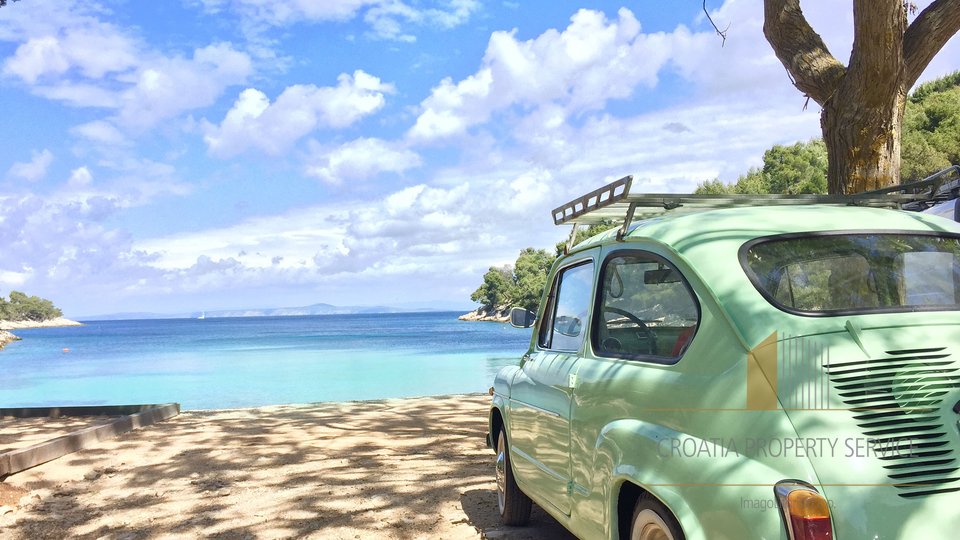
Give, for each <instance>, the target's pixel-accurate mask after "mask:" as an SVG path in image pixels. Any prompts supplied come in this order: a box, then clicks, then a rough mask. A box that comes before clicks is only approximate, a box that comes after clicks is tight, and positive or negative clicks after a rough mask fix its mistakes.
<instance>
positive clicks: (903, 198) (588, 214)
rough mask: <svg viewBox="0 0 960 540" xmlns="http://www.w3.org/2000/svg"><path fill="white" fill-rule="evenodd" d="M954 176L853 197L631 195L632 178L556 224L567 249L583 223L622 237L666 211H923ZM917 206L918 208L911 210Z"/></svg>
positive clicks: (572, 206) (580, 201) (575, 206)
mask: <svg viewBox="0 0 960 540" xmlns="http://www.w3.org/2000/svg"><path fill="white" fill-rule="evenodd" d="M950 173H956V174H957V175H958V176H960V166H958V165H954V166H952V167H950V168H948V169H944V170H942V171H940V172H938V173H936V174H934V175H931V176H929V177H927V178H925V179H923V180H920V181H918V182H913V183H910V184H902V185H899V186H893V187H889V188H883V189H878V190H874V191H867V192H864V193H857V194H854V195H697V194H688V193H630V187H631V186H632V184H633V176H624V177H623V178H621V179H619V180H615V181H613V182H611V183H609V184H607V185H605V186H603V187H602V188H600V189H597V190H594V191H591V192H590V193H587V194H586V195H582V196H580V197H577V198H576V199H573V200H572V201H570V202H568V203H567V204H564V205H561V206H558V207H557V208H554V209H553V222H554V224H556V225H565V224H572V225H573V230H572V231H570V238H569V239H568V241H567V247H568V249H569V248H572V247H573V245H572V243H573V240H574V238H575V237H576V232H577V227H578V226H580V225H595V224H599V223H604V222H609V221H621V220H622V221H623V224H622V225H621V226H620V230H619V231H618V232H617V238H618V239H622V238H623V236H624V235H626V233H627V229H628V228H629V227H630V224H631V222H632V221H633V220H634V219H646V218H650V217H655V216H657V215H661V214H663V213H664V212H667V211H674V212H683V213H687V212H702V211H705V210H713V209H718V208H736V207H746V206H797V205H809V204H826V205H835V206H866V207H873V208H907V209H917V210H923V209H925V208H928V207H929V206H932V205H933V204H936V202H939V201H941V200H947V199H949V198H951V194H953V196H956V192H957V190H958V189H960V179H958V180H956V181H952V182H948V181H947V177H948V176H949V175H950ZM910 206H917V208H910Z"/></svg>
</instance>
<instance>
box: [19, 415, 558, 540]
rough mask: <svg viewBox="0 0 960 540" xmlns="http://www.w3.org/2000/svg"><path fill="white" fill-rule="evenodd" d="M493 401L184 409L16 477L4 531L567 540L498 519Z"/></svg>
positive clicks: (129, 538) (550, 523) (549, 529)
mask: <svg viewBox="0 0 960 540" xmlns="http://www.w3.org/2000/svg"><path fill="white" fill-rule="evenodd" d="M488 399H489V398H486V396H482V397H481V396H454V397H444V398H417V399H406V400H388V401H381V402H358V403H345V404H329V405H323V404H321V405H309V406H284V407H268V408H262V409H244V410H231V411H199V412H187V413H183V414H181V415H180V416H178V417H176V418H173V419H171V420H168V421H166V422H163V423H161V424H157V425H155V426H151V427H149V428H146V429H143V430H138V431H134V432H130V433H127V434H125V435H122V436H121V437H119V438H118V439H116V440H113V441H108V442H105V443H103V444H102V445H101V446H99V447H98V448H95V449H90V450H85V451H81V452H78V453H75V454H71V455H68V456H65V457H63V458H60V459H59V460H56V461H53V462H51V463H47V464H45V465H41V466H39V467H36V468H34V469H31V470H29V471H25V472H22V473H19V474H16V475H13V476H11V477H9V478H8V479H7V480H6V481H5V483H4V484H5V485H4V484H0V486H3V489H4V490H6V492H7V493H16V494H17V495H18V496H20V495H21V494H23V493H26V495H22V496H20V498H19V501H21V505H22V506H21V507H20V508H19V509H18V510H16V511H14V512H10V513H7V514H6V515H2V516H0V538H2V539H31V540H32V539H39V538H66V537H70V538H80V539H85V538H91V539H92V538H111V539H116V540H136V539H147V538H149V539H158V538H184V537H223V538H324V539H327V538H347V539H355V538H397V539H414V538H449V539H458V538H481V537H488V538H498V539H507V540H510V539H547V538H551V539H553V538H556V539H570V538H572V536H570V535H569V534H568V533H566V531H564V530H563V528H562V527H560V525H559V524H557V523H556V521H554V520H553V519H552V518H550V517H549V516H548V515H546V514H545V513H544V512H543V511H542V510H540V509H538V508H536V507H535V508H534V515H533V519H532V523H531V526H530V527H527V528H506V527H502V526H500V525H499V523H498V517H497V506H496V505H497V503H496V494H495V491H494V483H493V474H492V462H493V454H492V452H491V451H490V450H488V449H487V448H486V447H485V445H484V440H483V437H484V434H485V433H486V407H487V403H488Z"/></svg>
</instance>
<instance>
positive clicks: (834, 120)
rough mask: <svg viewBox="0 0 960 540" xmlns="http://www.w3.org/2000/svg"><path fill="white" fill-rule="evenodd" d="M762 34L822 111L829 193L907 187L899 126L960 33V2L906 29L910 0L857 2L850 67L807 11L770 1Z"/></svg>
mask: <svg viewBox="0 0 960 540" xmlns="http://www.w3.org/2000/svg"><path fill="white" fill-rule="evenodd" d="M763 4H764V24H763V32H764V35H766V37H767V41H769V42H770V45H771V46H772V47H773V51H774V52H775V53H776V55H777V58H779V59H780V61H781V62H783V66H784V67H785V68H786V69H787V72H788V73H790V76H791V77H792V78H793V83H794V85H795V86H796V87H797V89H799V90H800V91H801V92H803V93H804V95H806V96H807V97H808V98H811V99H813V100H814V101H816V102H817V103H818V104H819V105H820V106H821V107H822V108H823V112H822V113H821V115H820V125H821V127H822V128H823V140H824V142H825V143H826V146H827V153H828V158H829V166H828V173H827V185H828V187H829V190H830V193H833V194H853V193H859V192H862V191H868V190H871V189H878V188H882V187H886V186H890V185H895V184H899V183H900V128H901V125H902V123H903V110H904V105H905V103H906V96H907V91H908V90H909V89H910V87H912V86H913V84H914V83H915V82H917V78H919V77H920V74H921V73H923V70H924V68H925V67H926V66H927V64H929V63H930V60H931V59H932V58H933V57H934V55H935V54H937V51H939V50H940V49H941V48H943V46H944V44H946V43H947V41H948V40H949V39H950V38H951V36H953V35H954V34H956V33H957V32H958V31H960V0H933V2H931V3H930V5H928V6H927V7H926V8H925V9H924V10H923V11H922V12H920V14H919V15H917V18H916V19H915V20H914V22H913V23H912V24H910V25H909V26H907V7H906V4H905V3H904V2H903V0H853V22H854V36H853V49H852V51H851V53H850V63H849V65H848V66H847V67H844V66H843V64H841V63H840V62H839V61H838V60H837V59H836V58H834V56H833V55H832V54H830V51H829V50H827V46H826V44H825V43H824V42H823V40H822V39H821V38H820V36H819V35H818V34H817V33H816V32H814V31H813V28H811V27H810V24H809V23H808V22H807V20H806V18H805V17H804V15H803V12H802V11H801V9H800V0H764V2H763Z"/></svg>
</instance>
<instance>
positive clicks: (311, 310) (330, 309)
mask: <svg viewBox="0 0 960 540" xmlns="http://www.w3.org/2000/svg"><path fill="white" fill-rule="evenodd" d="M436 311H462V308H460V307H459V306H438V307H433V308H419V307H418V308H414V307H394V306H335V305H332V304H311V305H309V306H299V307H280V308H251V309H221V310H213V311H194V312H189V313H149V312H135V313H110V314H103V315H91V316H86V317H79V319H80V320H83V321H119V320H133V319H201V318H202V319H217V318H224V317H298V316H301V317H302V316H306V315H358V314H376V313H429V312H436Z"/></svg>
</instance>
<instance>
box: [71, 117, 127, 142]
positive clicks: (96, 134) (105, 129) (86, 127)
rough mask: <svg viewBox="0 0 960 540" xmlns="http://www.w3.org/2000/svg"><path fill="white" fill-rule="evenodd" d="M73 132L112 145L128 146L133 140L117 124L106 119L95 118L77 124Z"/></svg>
mask: <svg viewBox="0 0 960 540" xmlns="http://www.w3.org/2000/svg"><path fill="white" fill-rule="evenodd" d="M70 132H71V133H74V134H75V135H79V136H81V137H84V138H86V139H88V140H90V141H93V142H96V143H99V144H103V145H107V146H110V147H114V148H115V147H117V146H128V145H130V144H131V141H130V139H129V138H128V137H126V136H125V135H124V134H123V133H122V132H121V131H120V130H119V129H117V127H116V126H114V125H113V124H111V123H110V122H107V121H106V120H94V121H93V122H87V123H86V124H81V125H79V126H75V127H74V128H72V129H71V130H70Z"/></svg>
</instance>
